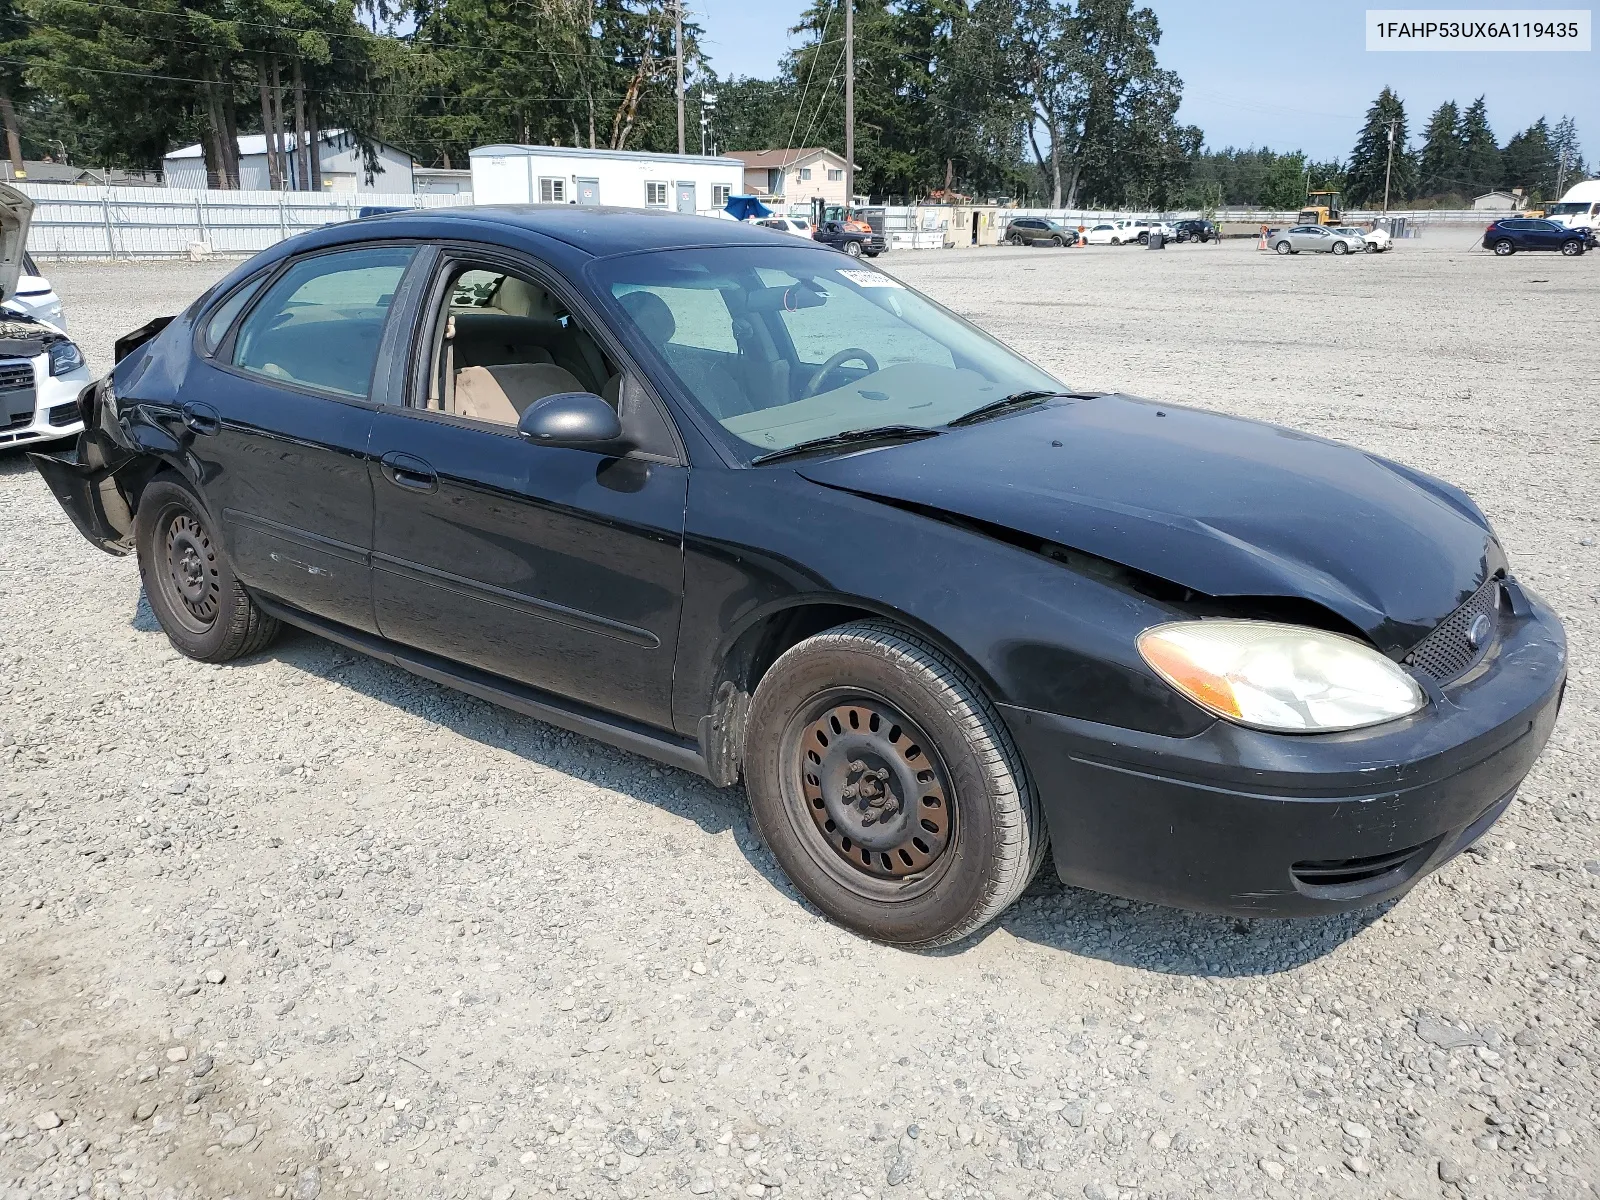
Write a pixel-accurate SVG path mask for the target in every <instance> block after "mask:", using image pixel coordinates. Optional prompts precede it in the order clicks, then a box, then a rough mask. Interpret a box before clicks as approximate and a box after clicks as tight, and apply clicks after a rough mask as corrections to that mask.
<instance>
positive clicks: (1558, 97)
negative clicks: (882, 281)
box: [687, 0, 1600, 159]
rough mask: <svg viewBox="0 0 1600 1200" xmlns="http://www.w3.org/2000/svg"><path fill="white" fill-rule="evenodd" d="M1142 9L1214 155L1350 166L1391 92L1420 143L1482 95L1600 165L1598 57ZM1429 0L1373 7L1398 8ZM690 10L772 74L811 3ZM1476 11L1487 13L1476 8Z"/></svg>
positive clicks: (1243, 13) (1498, 121) (1172, 8)
mask: <svg viewBox="0 0 1600 1200" xmlns="http://www.w3.org/2000/svg"><path fill="white" fill-rule="evenodd" d="M1145 2H1146V3H1148V4H1149V5H1150V6H1151V7H1152V8H1154V9H1155V10H1156V13H1157V14H1158V15H1159V16H1160V18H1161V26H1162V30H1163V34H1162V39H1161V48H1160V58H1161V62H1162V65H1163V66H1165V67H1167V68H1169V69H1171V70H1174V71H1177V72H1178V74H1179V75H1180V76H1182V78H1183V81H1184V105H1183V111H1182V114H1181V115H1182V118H1183V119H1184V120H1185V121H1191V122H1193V123H1194V124H1196V125H1198V126H1200V128H1201V129H1203V130H1205V132H1206V141H1207V142H1208V144H1210V145H1212V146H1225V145H1230V144H1231V145H1238V146H1244V145H1250V146H1256V145H1267V146H1270V147H1272V148H1273V149H1276V150H1295V149H1303V150H1305V151H1307V152H1308V153H1310V154H1312V155H1313V156H1314V157H1317V158H1332V157H1339V158H1343V157H1345V156H1346V155H1348V154H1349V152H1350V147H1351V146H1352V145H1353V144H1354V143H1355V140H1356V133H1357V131H1358V129H1359V128H1360V124H1361V120H1362V117H1363V115H1364V114H1365V112H1366V110H1367V106H1368V105H1369V104H1370V103H1371V102H1372V99H1373V97H1375V96H1376V95H1377V94H1378V91H1379V89H1380V88H1382V87H1383V86H1384V85H1385V84H1388V85H1389V86H1391V87H1393V88H1395V89H1396V90H1397V91H1398V92H1399V93H1400V95H1401V98H1402V99H1404V100H1405V102H1406V115H1407V116H1408V117H1409V118H1410V123H1411V130H1412V133H1413V134H1414V135H1415V134H1417V133H1419V132H1420V130H1421V127H1422V125H1423V124H1424V123H1425V122H1426V121H1427V118H1428V114H1429V113H1431V112H1432V111H1433V110H1434V108H1436V107H1437V106H1438V105H1439V104H1440V103H1441V102H1442V101H1445V100H1459V101H1461V102H1462V103H1466V102H1468V101H1470V100H1472V99H1473V98H1474V97H1476V96H1478V95H1479V94H1482V95H1484V96H1486V97H1487V102H1488V106H1489V119H1490V122H1491V124H1492V125H1493V126H1494V131H1495V134H1496V136H1498V137H1499V139H1500V140H1501V142H1504V141H1505V140H1506V139H1507V138H1508V137H1510V135H1511V134H1513V133H1515V132H1516V131H1517V130H1519V129H1522V128H1524V127H1525V126H1527V125H1529V124H1531V123H1532V122H1534V121H1535V120H1537V119H1538V118H1539V117H1540V116H1547V117H1549V118H1550V120H1551V121H1552V122H1554V121H1556V120H1558V119H1559V118H1560V117H1561V116H1563V115H1571V116H1573V117H1576V118H1577V121H1578V132H1579V134H1580V135H1581V137H1582V139H1583V142H1584V152H1585V155H1586V156H1587V157H1588V158H1590V159H1595V158H1600V59H1597V57H1596V54H1597V52H1596V51H1589V52H1587V53H1555V54H1530V53H1513V54H1500V53H1477V54H1461V53H1446V54H1439V53H1387V54H1376V53H1369V52H1368V51H1367V49H1366V35H1365V30H1364V26H1363V22H1364V21H1365V18H1366V11H1367V7H1368V5H1367V3H1366V2H1365V0H1363V2H1360V3H1353V2H1351V0H1320V2H1319V3H1316V4H1314V5H1313V4H1310V3H1305V2H1304V0H1297V2H1293V3H1285V2H1284V0H1145ZM1424 2H1425V0H1404V3H1402V0H1376V3H1381V4H1387V5H1389V6H1392V7H1403V6H1405V5H1407V4H1414V5H1417V6H1419V7H1420V6H1421V5H1422V4H1423V3H1424ZM1452 2H1453V3H1457V4H1462V5H1463V6H1465V5H1466V4H1468V3H1471V0H1437V2H1436V3H1434V4H1433V5H1431V6H1432V7H1438V8H1445V7H1450V6H1451V3H1452ZM1501 2H1502V3H1504V0H1501ZM1565 2H1566V0H1561V3H1565ZM687 3H688V5H689V8H690V10H691V11H692V12H693V13H694V15H695V17H696V19H698V20H699V22H700V24H701V25H702V26H703V27H704V28H705V39H704V45H705V48H706V52H707V53H708V55H709V56H710V58H711V61H712V63H713V64H714V65H715V67H716V69H717V71H718V73H719V74H722V75H730V74H739V75H760V76H768V77H770V76H771V75H772V74H773V73H774V72H775V71H776V69H777V64H778V61H779V60H780V59H781V58H782V57H783V54H784V51H785V50H786V49H787V48H788V47H789V45H790V39H789V35H788V29H789V27H790V26H791V25H793V24H794V23H795V21H796V19H797V18H798V16H799V14H800V12H801V11H802V10H803V9H804V8H805V6H806V3H805V0H687ZM1573 3H1574V4H1577V5H1582V4H1583V3H1584V0H1573ZM1375 6H1376V5H1375ZM1477 6H1481V7H1488V6H1489V3H1488V2H1487V0H1477ZM1550 6H1551V7H1556V6H1557V2H1556V0H1550ZM1521 7H1532V6H1531V5H1523V6H1521Z"/></svg>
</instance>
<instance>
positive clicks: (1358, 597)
mask: <svg viewBox="0 0 1600 1200" xmlns="http://www.w3.org/2000/svg"><path fill="white" fill-rule="evenodd" d="M118 358H119V361H118V362H117V365H116V368H115V369H114V370H113V371H112V373H111V374H110V375H109V376H107V377H106V378H105V379H103V380H101V381H100V382H99V383H98V384H95V385H93V386H92V387H90V388H89V389H86V390H85V392H84V394H83V397H82V400H81V404H82V408H83V410H84V413H83V415H84V417H85V420H86V423H87V424H86V430H85V432H84V433H83V434H82V435H81V437H80V438H79V440H78V442H77V444H76V446H75V448H73V449H72V450H70V451H68V452H64V453H59V454H54V455H43V454H41V455H38V456H36V458H37V461H38V465H39V468H40V470H41V471H42V472H43V474H44V476H45V478H46V479H47V480H48V482H49V484H50V486H51V488H52V489H53V491H54V493H55V494H56V496H57V497H58V499H59V500H60V501H61V503H62V505H63V506H64V508H65V509H66V511H67V512H68V514H69V515H70V516H71V517H72V519H73V521H74V522H75V523H76V524H77V526H78V528H79V529H80V530H81V531H82V532H83V533H84V534H85V535H86V536H87V537H88V538H89V540H90V541H91V542H93V543H94V544H95V545H97V546H99V547H101V548H102V549H105V550H108V551H111V552H113V553H130V552H131V553H135V554H136V555H137V557H138V563H139V569H140V574H141V577H142V579H143V582H144V588H145V592H146V595H147V596H148V598H149V603H150V607H151V609H152V610H153V611H154V613H155V615H156V617H157V619H158V620H159V621H160V623H161V626H162V628H163V629H164V630H165V631H166V634H167V636H168V637H169V638H170V639H171V640H172V643H173V645H175V646H176V647H177V648H178V649H179V650H180V651H182V652H183V653H184V654H187V655H189V656H191V657H193V658H196V659H200V660H203V661H207V662H222V661H226V660H229V659H234V658H237V657H239V656H241V655H247V654H252V653H256V652H259V651H260V650H262V649H263V648H265V647H266V646H267V645H268V644H269V643H270V642H271V641H272V638H273V636H274V634H275V633H276V632H277V631H278V629H279V627H280V624H281V623H288V624H291V625H295V626H299V627H301V628H303V629H307V630H311V631H313V632H314V633H316V634H319V635H321V636H323V637H326V638H329V639H332V640H334V641H337V642H340V643H343V644H344V645H346V646H350V647H354V648H356V649H358V650H361V651H365V652H367V653H369V654H372V655H375V656H376V657H378V658H380V659H383V660H385V661H387V662H390V663H393V664H396V665H398V666H400V667H403V668H405V669H407V670H409V671H412V672H415V673H416V674H418V675H420V676H423V677H426V678H428V679H432V680H436V681H442V682H444V683H447V684H450V685H453V686H455V687H458V688H461V689H464V690H465V691H467V692H470V693H473V694H475V695H478V696H480V697H484V698H486V699H488V700H491V701H494V702H496V703H498V704H502V705H506V706H509V707H511V708H513V709H517V710H520V711H521V712H523V713H526V714H530V715H532V716H534V717H536V718H538V719H540V720H543V721H547V722H550V723H553V724H555V725H558V726H562V727H564V728H566V729H569V730H578V731H582V732H583V733H585V734H588V735H592V736H593V737H596V738H598V739H601V740H603V741H606V742H609V743H611V744H613V745H616V746H621V747H625V748H627V749H629V750H631V751H635V752H637V753H639V754H642V755H646V756H649V757H651V758H654V759H657V760H660V761H662V762H665V763H670V764H673V765H676V766H679V767H682V768H684V769H686V770H690V771H695V772H698V773H700V774H702V775H704V776H707V777H708V778H710V779H711V780H713V781H714V782H715V783H717V784H719V785H733V784H735V783H737V782H738V781H739V780H740V779H741V778H742V779H743V781H744V784H745V787H746V789H747V792H748V794H749V798H750V803H751V807H752V810H753V814H754V820H755V823H756V826H757V828H758V830H759V832H760V834H761V835H762V836H763V837H764V839H765V841H766V843H767V844H768V846H769V847H770V848H771V850H772V852H773V853H774V855H775V856H776V857H777V859H778V861H779V862H780V863H781V864H782V866H783V867H784V869H785V870H786V871H787V872H788V873H789V876H790V877H791V878H792V879H793V880H794V882H795V884H796V886H797V887H798V888H799V889H800V891H802V892H803V893H804V894H805V895H806V896H807V897H808V898H809V899H810V900H811V901H813V902H814V903H815V904H816V905H817V906H818V907H819V908H820V909H822V910H823V911H824V912H825V913H827V914H829V915H830V916H831V917H833V918H834V919H836V920H838V921H840V922H841V923H843V924H845V925H846V926H848V927H850V928H852V929H854V930H858V931H860V932H862V933H864V934H867V935H869V936H871V937H874V938H880V939H883V940H886V941H890V942H895V943H900V944H903V945H909V946H922V947H926V946H935V945H940V944H943V943H948V942H951V941H954V940H956V939H958V938H961V937H963V936H964V935H966V934H968V933H970V932H972V931H974V930H977V929H979V928H980V927H982V926H983V925H984V924H985V923H987V922H989V921H991V920H992V919H994V918H995V917H996V916H997V915H999V914H1000V913H1001V912H1002V911H1003V910H1004V909H1005V908H1006V907H1007V906H1008V905H1009V904H1010V903H1011V902H1012V901H1013V900H1014V899H1015V898H1016V897H1017V895H1018V894H1019V893H1020V892H1021V891H1022V889H1023V888H1024V887H1025V886H1026V884H1027V883H1028V881H1029V879H1030V878H1031V877H1032V876H1033V875H1034V873H1035V872H1036V871H1037V870H1038V869H1039V867H1040V865H1041V864H1042V863H1043V862H1044V860H1045V857H1046V849H1047V847H1053V861H1054V866H1055V870H1056V871H1057V872H1058V873H1059V874H1060V876H1061V878H1062V879H1063V880H1065V881H1067V882H1068V883H1072V884H1077V885H1082V886H1085V887H1088V888H1094V889H1099V890H1102V891H1106V892H1111V893H1116V894H1119V895H1122V896H1128V897H1135V898H1141V899H1147V900H1151V901H1157V902H1161V903H1166V904H1172V905H1180V906H1187V907H1190V908H1195V909H1203V910H1211V911H1218V912H1226V913H1241V914H1255V915H1282V916H1291V915H1304V914H1317V913H1328V912H1333V911H1338V910H1342V909H1346V908H1350V907H1353V906H1357V905H1365V904H1372V903H1375V902H1379V901H1383V900H1387V899H1390V898H1393V897H1396V896H1398V895H1400V894H1402V893H1403V892H1405V891H1406V889H1408V888H1410V887H1411V886H1412V885H1413V884H1415V883H1416V881H1417V880H1418V879H1420V878H1422V877H1423V876H1424V875H1425V874H1426V873H1427V872H1429V871H1430V870H1432V869H1434V868H1436V867H1438V866H1439V865H1440V864H1441V863H1443V862H1445V861H1446V860H1448V859H1449V858H1451V857H1452V856H1453V855H1455V854H1457V853H1458V852H1460V851H1461V850H1462V849H1463V848H1465V847H1466V846H1467V845H1469V844H1470V843H1471V842H1472V841H1473V840H1474V839H1475V838H1476V837H1478V836H1479V835H1480V834H1481V833H1482V832H1483V831H1484V830H1485V829H1486V828H1488V827H1489V825H1490V824H1491V823H1492V822H1494V821H1495V819H1496V818H1497V817H1498V816H1499V815H1500V814H1501V813H1502V812H1503V811H1504V810H1505V809H1506V807H1507V805H1508V804H1510V803H1511V800H1512V797H1513V794H1514V793H1515V792H1516V789H1517V787H1518V784H1519V783H1520V782H1521V781H1522V779H1523V777H1524V776H1525V775H1526V774H1527V773H1528V770H1529V768H1530V767H1531V766H1532V764H1533V762H1534V759H1535V757H1536V756H1537V755H1538V753H1539V751H1540V748H1541V747H1542V746H1543V744H1544V742H1545V740H1546V738H1547V736H1548V735H1549V733H1550V729H1551V726H1552V724H1553V723H1554V721H1555V719H1556V712H1557V708H1558V704H1559V700H1560V696H1561V693H1562V688H1563V684H1564V680H1565V676H1566V649H1565V640H1564V635H1563V632H1562V628H1561V625H1560V623H1559V621H1558V620H1557V618H1556V617H1555V616H1554V615H1553V614H1552V612H1551V611H1550V609H1549V608H1547V607H1546V606H1545V605H1544V603H1543V602H1541V600H1540V599H1539V598H1538V597H1537V596H1536V595H1535V594H1534V593H1533V592H1532V591H1530V590H1529V589H1528V588H1527V587H1525V586H1523V585H1522V584H1520V583H1519V582H1518V581H1517V579H1516V578H1515V576H1514V575H1513V574H1512V572H1511V569H1510V567H1509V565H1508V563H1507V559H1506V555H1505V553H1504V551H1503V550H1502V548H1501V545H1500V542H1499V541H1498V540H1497V539H1496V537H1495V534H1494V532H1493V530H1492V529H1491V528H1490V526H1489V522H1488V521H1487V520H1486V519H1485V517H1484V515H1483V513H1482V512H1480V511H1479V509H1478V507H1477V506H1476V505H1475V504H1474V503H1473V502H1472V500H1471V499H1469V498H1468V497H1467V495H1466V494H1465V493H1463V492H1462V491H1461V490H1459V489H1458V488H1456V487H1453V486H1451V485H1449V484H1447V483H1443V482H1440V481H1439V480H1436V479H1433V478H1430V477H1428V476H1426V475H1424V474H1421V473H1420V472H1417V471H1414V470H1412V469H1410V468H1408V467H1405V466H1402V465H1400V464H1397V463H1394V462H1389V461H1386V460H1384V459H1382V458H1379V457H1377V456H1375V455H1372V454H1368V453H1364V452H1362V451H1361V450H1358V449H1355V448H1352V447H1349V446H1345V445H1340V444H1337V443H1334V442H1330V441H1325V440H1323V439H1320V438H1316V437H1311V436H1308V435H1306V434H1303V433H1299V432H1296V431H1293V430H1289V429H1283V428H1277V427H1274V426H1271V425H1264V424H1257V423H1253V422H1249V421H1244V420H1237V419H1233V418H1230V417H1226V416H1220V415H1218V414H1215V413H1210V412H1202V411H1197V410H1194V409H1187V408H1182V407H1178V406H1175V405H1167V404H1160V403H1152V402H1150V401H1147V400H1140V399H1135V398H1132V397H1129V396H1124V395H1115V394H1111V395H1107V394H1096V393H1092V392H1085V391H1080V390H1076V389H1074V388H1072V387H1071V386H1070V385H1068V384H1065V383H1063V382H1061V381H1059V380H1057V379H1056V378H1054V377H1053V376H1052V375H1050V374H1049V373H1048V372H1046V371H1044V370H1041V369H1040V368H1039V367H1037V366H1035V365H1034V364H1032V363H1030V362H1028V361H1027V360H1026V359H1024V358H1022V357H1021V356H1020V355H1018V354H1016V353H1015V352H1013V351H1011V350H1009V349H1007V348H1006V347H1004V346H1002V345H1001V344H999V343H998V342H996V341H995V340H994V339H992V338H990V337H988V336H987V335H985V334H984V333H982V332H981V331H979V330H978V329H976V328H974V327H973V326H971V325H969V324H967V323H966V322H965V321H963V320H961V319H960V318H958V317H956V316H955V315H953V314H952V313H950V312H948V311H946V310H945V309H943V308H941V307H940V306H939V305H937V304H935V303H934V302H932V301H931V300H929V299H927V298H926V297H924V296H922V295H920V294H918V293H917V292H916V291H914V290H913V289H911V288H909V287H906V286H904V285H903V284H901V283H900V282H899V281H897V280H896V279H895V278H893V277H892V276H890V275H888V274H885V273H883V272H881V271H879V270H877V269H875V268H871V267H868V266H866V265H865V264H862V263H858V262H853V261H850V260H846V259H843V258H842V257H841V256H840V255H839V254H837V253H836V252H833V251H830V250H827V249H825V248H823V247H821V246H811V245H807V244H805V243H803V242H800V241H799V240H798V239H795V238H792V237H787V236H784V235H783V234H779V233H774V232H772V231H770V230H765V229H761V228H757V227H752V226H746V225H739V224H734V223H732V222H720V221H712V220H707V219H702V218H696V217H687V216H677V215H662V214H650V213H641V212H630V211H625V210H607V209H600V208H588V207H576V206H573V207H569V208H537V207H522V208H462V209H455V210H446V211H434V212H428V211H413V212H406V213H397V214H392V215H386V216H379V217H375V218H372V219H368V220H361V221H355V222H351V223H348V224H344V225H339V226H335V227H331V228H327V229H324V230H320V231H317V232H314V233H311V234H307V235H303V236H300V237H297V238H293V239H290V240H289V241H286V242H284V243H282V244H281V245H278V246H276V247H274V248H273V249H271V250H268V251H266V252H265V253H263V254H261V255H258V256H257V257H256V258H254V259H252V260H250V261H249V262H247V263H245V264H244V265H242V266H240V267H239V268H237V269H236V270H235V271H233V273H232V274H230V275H229V276H228V277H227V278H226V279H224V280H223V281H222V282H221V283H219V284H218V285H217V286H216V287H214V288H212V289H211V290H210V291H208V292H207V293H206V294H205V295H203V296H201V297H200V298H199V299H198V300H196V301H195V302H194V303H193V304H192V305H191V306H190V307H189V308H188V309H187V311H185V312H184V313H183V314H182V315H181V316H178V317H175V318H173V319H171V320H170V321H166V322H156V323H154V324H153V325H151V326H148V327H146V328H145V329H143V330H140V331H137V332H136V333H134V334H132V335H130V336H128V337H127V338H125V339H123V341H122V342H121V343H119V346H118Z"/></svg>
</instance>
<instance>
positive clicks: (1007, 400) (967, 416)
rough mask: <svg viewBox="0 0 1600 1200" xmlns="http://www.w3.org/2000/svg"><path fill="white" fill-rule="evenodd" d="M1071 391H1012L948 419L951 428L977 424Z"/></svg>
mask: <svg viewBox="0 0 1600 1200" xmlns="http://www.w3.org/2000/svg"><path fill="white" fill-rule="evenodd" d="M1070 395H1072V393H1071V392H1052V391H1047V390H1045V389H1044V388H1029V389H1027V390H1026V391H1022V392H1012V393H1011V394H1010V395H1009V396H1001V397H1000V399H998V400H991V401H989V403H987V404H980V405H978V407H977V408H975V409H973V410H972V411H971V412H965V413H962V414H961V415H960V416H959V417H957V418H956V419H955V420H954V421H946V422H945V424H946V425H948V426H949V427H950V428H951V429H960V428H961V426H963V425H975V424H977V422H979V421H982V420H986V419H987V418H989V417H992V416H994V415H995V414H997V413H1002V412H1004V411H1005V410H1006V409H1008V408H1018V407H1020V406H1022V405H1024V404H1038V403H1039V402H1040V401H1042V400H1053V399H1054V398H1055V397H1057V396H1070Z"/></svg>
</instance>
